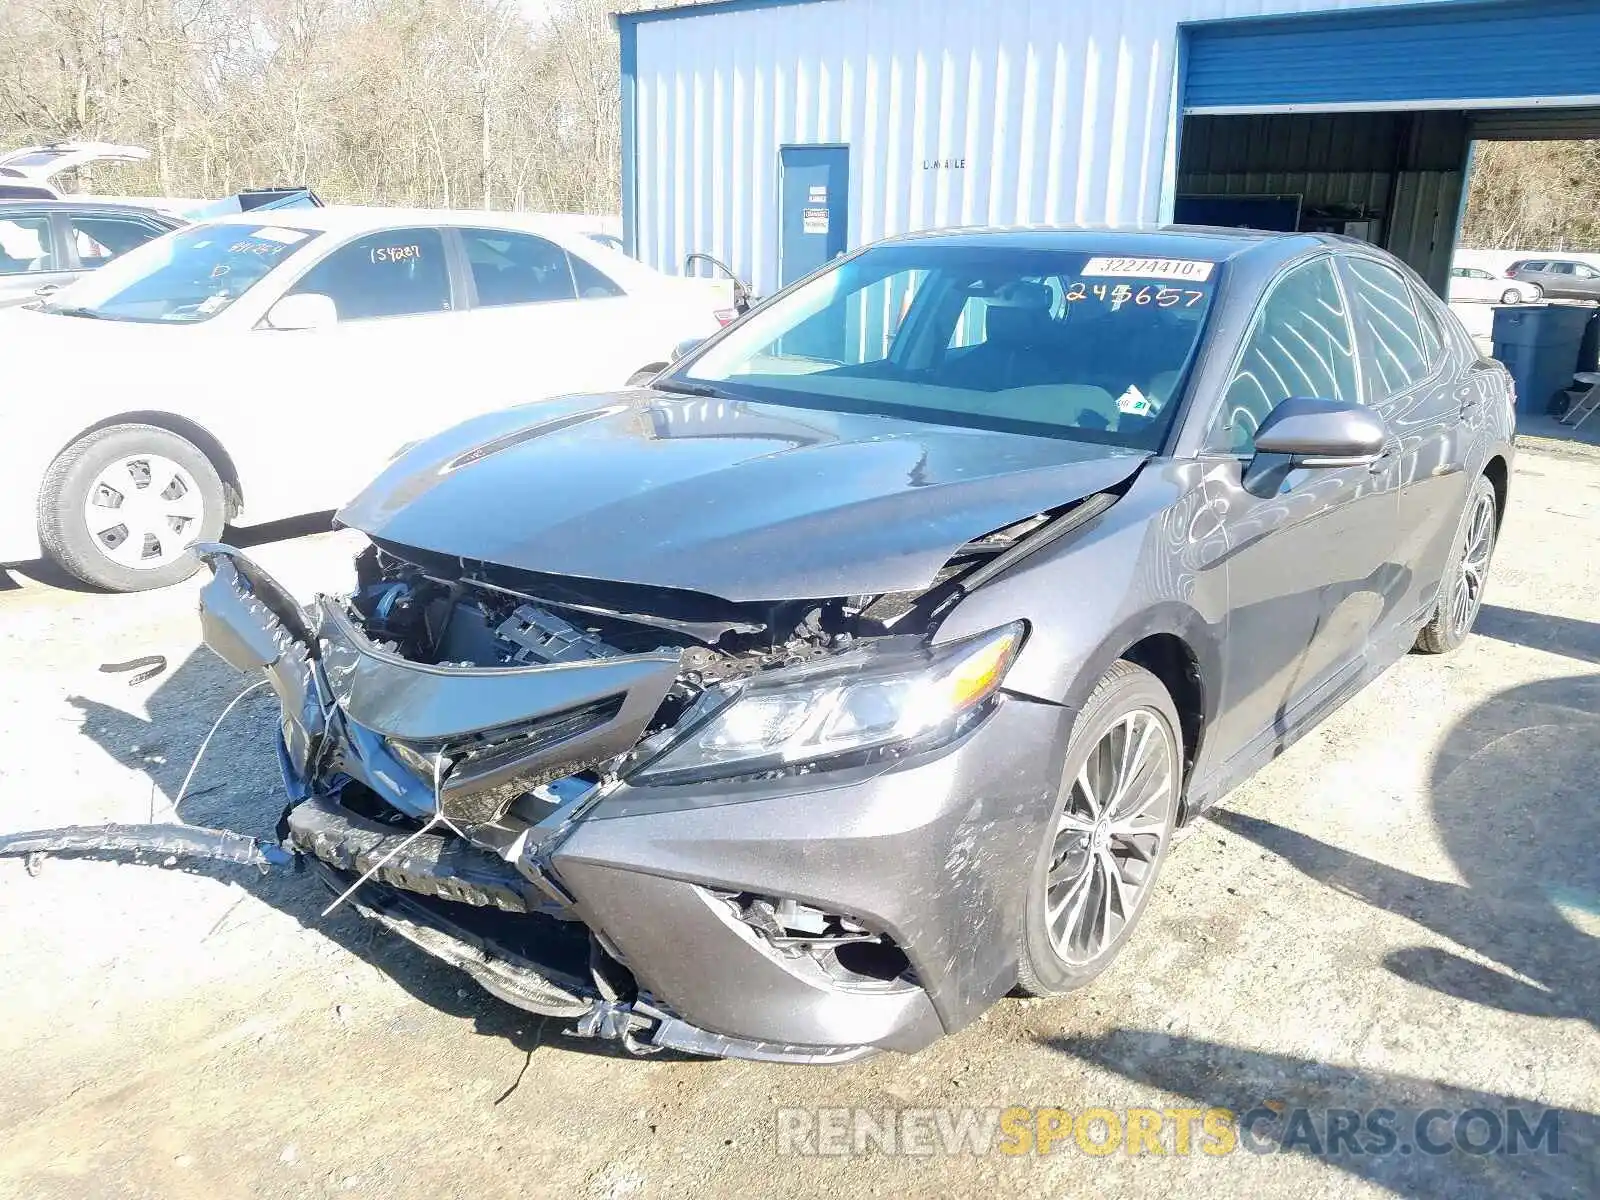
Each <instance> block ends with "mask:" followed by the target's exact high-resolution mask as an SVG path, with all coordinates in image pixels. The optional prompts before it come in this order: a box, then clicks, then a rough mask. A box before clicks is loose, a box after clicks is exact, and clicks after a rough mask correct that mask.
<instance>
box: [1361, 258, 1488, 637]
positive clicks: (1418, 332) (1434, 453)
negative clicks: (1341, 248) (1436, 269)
mask: <svg viewBox="0 0 1600 1200" xmlns="http://www.w3.org/2000/svg"><path fill="white" fill-rule="evenodd" d="M1343 267H1344V271H1345V282H1346V285H1347V290H1348V292H1349V294H1350V296H1351V302H1352V312H1353V315H1354V317H1355V325H1356V340H1357V347H1358V351H1359V353H1360V356H1361V383H1362V398H1363V400H1364V401H1365V402H1366V403H1367V404H1369V405H1370V406H1371V407H1373V408H1374V409H1376V410H1377V411H1378V412H1380V413H1381V414H1383V418H1384V420H1385V421H1387V422H1388V424H1389V429H1390V431H1391V432H1392V433H1393V434H1394V436H1395V438H1396V445H1395V448H1394V453H1395V465H1396V468H1397V471H1398V480H1397V483H1398V488H1399V494H1398V511H1397V524H1396V531H1397V540H1398V546H1397V558H1396V561H1397V562H1398V563H1399V564H1400V565H1401V570H1402V571H1403V574H1402V576H1401V578H1402V579H1403V581H1404V587H1403V589H1402V591H1401V592H1400V594H1399V595H1398V596H1397V597H1396V607H1395V608H1394V610H1393V611H1392V612H1391V613H1390V614H1388V616H1389V620H1390V622H1391V623H1392V624H1393V625H1395V626H1396V627H1397V628H1398V627H1401V626H1406V624H1407V622H1408V621H1409V620H1410V618H1412V617H1413V616H1414V615H1415V614H1416V613H1417V611H1418V610H1419V609H1420V608H1422V607H1423V606H1425V605H1427V604H1430V603H1431V602H1432V601H1433V599H1434V598H1435V597H1436V596H1437V594H1438V590H1439V581H1440V579H1441V578H1442V577H1443V574H1444V566H1445V559H1446V558H1447V557H1448V556H1449V553H1450V546H1451V541H1452V539H1453V538H1454V536H1455V526H1456V519H1457V517H1459V516H1460V513H1461V505H1462V504H1463V502H1464V500H1465V494H1466V493H1465V489H1466V476H1465V474H1464V473H1463V471H1464V467H1465V463H1466V457H1467V452H1468V450H1469V449H1470V444H1471V438H1470V435H1469V434H1468V433H1467V431H1466V426H1465V424H1464V423H1463V412H1464V408H1465V407H1466V406H1467V405H1468V404H1471V403H1476V402H1477V399H1478V396H1477V393H1476V390H1475V389H1473V388H1471V387H1470V386H1468V385H1467V383H1466V381H1464V380H1462V379H1459V378H1457V374H1456V371H1455V370H1454V369H1453V367H1454V364H1455V363H1456V361H1457V352H1456V351H1455V349H1454V346H1453V338H1452V337H1451V336H1450V335H1449V334H1448V332H1447V330H1446V328H1445V326H1444V323H1443V319H1442V318H1441V317H1440V315H1439V313H1438V312H1437V310H1436V309H1435V308H1434V306H1433V302H1431V301H1430V300H1428V299H1427V298H1425V297H1424V296H1423V295H1422V294H1421V292H1420V289H1419V288H1418V287H1417V286H1416V285H1415V284H1414V283H1412V282H1408V281H1407V280H1406V279H1405V278H1404V277H1403V276H1402V275H1401V273H1400V272H1399V271H1397V270H1396V269H1395V268H1393V267H1392V266H1390V265H1389V264H1387V263H1384V262H1379V261H1378V260H1376V259H1371V258H1366V257H1361V256H1356V255H1351V256H1348V257H1346V258H1344V259H1343Z"/></svg>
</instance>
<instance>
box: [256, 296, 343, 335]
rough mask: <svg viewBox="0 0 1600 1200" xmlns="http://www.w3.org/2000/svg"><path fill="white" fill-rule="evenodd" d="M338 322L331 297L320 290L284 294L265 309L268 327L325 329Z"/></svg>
mask: <svg viewBox="0 0 1600 1200" xmlns="http://www.w3.org/2000/svg"><path fill="white" fill-rule="evenodd" d="M338 323H339V309H338V308H337V307H336V306H335V305H334V303H333V298H332V297H330V296H324V295H323V294H322V293H320V292H302V293H300V294H299V295H297V296H285V297H284V298H283V299H281V300H279V301H278V302H277V303H276V304H274V305H273V306H272V307H271V308H270V309H268V310H267V321H266V324H267V328H269V329H285V330H287V329H327V328H329V327H331V326H334V325H337V324H338Z"/></svg>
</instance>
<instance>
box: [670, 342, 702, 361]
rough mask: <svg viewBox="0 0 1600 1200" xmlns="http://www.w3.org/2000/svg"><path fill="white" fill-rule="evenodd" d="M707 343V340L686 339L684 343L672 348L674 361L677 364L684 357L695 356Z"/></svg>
mask: <svg viewBox="0 0 1600 1200" xmlns="http://www.w3.org/2000/svg"><path fill="white" fill-rule="evenodd" d="M705 342H706V339H705V338H684V339H683V341H681V342H679V343H678V344H677V345H676V346H674V347H673V348H672V361H673V362H677V361H678V360H679V359H680V358H682V357H683V356H684V355H686V354H693V353H694V352H695V351H696V350H698V349H699V348H700V347H701V346H703V345H705Z"/></svg>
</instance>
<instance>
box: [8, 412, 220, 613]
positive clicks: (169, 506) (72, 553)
mask: <svg viewBox="0 0 1600 1200" xmlns="http://www.w3.org/2000/svg"><path fill="white" fill-rule="evenodd" d="M226 508H227V500H226V493H225V492H224V491H223V487H222V480H221V479H220V478H219V477H218V475H217V471H216V468H215V467H213V466H212V465H211V460H210V459H208V458H206V456H205V455H204V454H202V453H201V452H200V450H199V449H198V448H197V447H196V446H195V445H194V444H193V443H192V442H189V441H186V440H184V439H183V438H181V437H179V436H178V435H177V434H175V433H172V432H171V431H170V430H166V429H162V428H160V427H159V426H155V425H131V424H130V425H112V426H109V427H107V428H105V429H97V430H95V431H94V432H93V433H90V434H86V435H85V436H83V437H81V438H79V439H78V440H77V441H76V442H74V443H72V445H70V446H68V447H67V448H66V449H65V450H63V451H62V452H61V453H60V454H59V455H58V456H57V457H56V460H55V461H54V462H53V463H51V464H50V469H49V470H48V471H46V472H45V477H44V483H43V484H42V486H41V487H40V489H39V540H40V541H41V542H42V543H43V545H44V549H45V553H47V554H48V555H49V556H50V557H51V558H52V559H54V560H55V561H56V563H57V564H58V565H59V566H61V567H62V568H63V569H64V570H66V571H68V572H69V573H71V574H72V575H75V576H77V577H78V578H79V579H81V580H83V581H84V582H85V583H91V584H94V585H95V586H97V587H103V588H107V589H109V590H111V591H114V592H136V591H143V590H145V589H148V588H158V587H166V586H167V585H168V584H173V583H177V582H178V581H179V580H182V579H187V578H188V577H189V576H190V575H193V574H194V573H195V572H196V571H197V570H199V568H200V564H199V563H198V562H196V561H195V560H194V559H193V558H192V557H191V556H190V555H189V554H188V553H187V551H188V548H189V547H190V546H191V545H193V544H194V543H195V542H197V541H215V540H216V539H217V538H218V537H220V536H221V534H222V526H223V522H224V519H225V517H226Z"/></svg>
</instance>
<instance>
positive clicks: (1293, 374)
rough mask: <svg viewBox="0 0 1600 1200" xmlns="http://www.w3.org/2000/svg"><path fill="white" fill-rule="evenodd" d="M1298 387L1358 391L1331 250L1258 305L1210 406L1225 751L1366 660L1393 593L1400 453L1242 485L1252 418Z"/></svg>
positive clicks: (1305, 391)
mask: <svg viewBox="0 0 1600 1200" xmlns="http://www.w3.org/2000/svg"><path fill="white" fill-rule="evenodd" d="M1291 396H1319V397H1323V398H1326V399H1335V400H1351V401H1356V400H1359V399H1360V398H1361V391H1360V382H1359V372H1358V367H1357V360H1356V349H1355V336H1354V332H1353V329H1352V325H1351V320H1350V311H1349V305H1348V302H1347V299H1346V297H1345V295H1344V291H1343V288H1342V286H1341V283H1340V280H1339V278H1338V275H1337V273H1336V271H1335V268H1334V264H1333V260H1332V257H1331V256H1329V255H1326V254H1324V255H1321V256H1319V257H1317V258H1314V259H1312V260H1310V261H1308V262H1302V263H1300V264H1298V265H1295V266H1292V267H1290V268H1289V269H1288V270H1287V271H1286V272H1285V273H1284V274H1283V275H1282V276H1280V277H1279V279H1278V280H1277V282H1276V283H1275V285H1274V286H1273V287H1272V288H1271V289H1270V290H1269V292H1268V293H1267V296H1266V298H1265V300H1264V302H1263V303H1262V305H1261V306H1260V308H1259V309H1258V311H1257V313H1256V317H1255V321H1254V323H1253V325H1252V328H1251V332H1250V333H1249V334H1248V335H1247V337H1246V339H1245V343H1244V346H1243V348H1242V351H1241V353H1240V356H1239V360H1238V363H1237V365H1236V367H1235V369H1234V372H1233V376H1232V379H1231V381H1230V383H1229V385H1228V388H1227V391H1226V393H1225V394H1224V397H1223V399H1222V402H1221V403H1220V404H1219V406H1218V408H1217V411H1216V412H1215V414H1214V416H1213V419H1212V422H1211V429H1210V433H1209V435H1208V437H1207V442H1206V448H1207V454H1208V456H1214V457H1215V459H1216V460H1217V462H1218V464H1219V467H1218V469H1216V470H1213V471H1211V472H1210V473H1209V475H1208V478H1207V484H1206V487H1207V492H1208V498H1209V499H1210V501H1211V505H1212V508H1213V511H1215V512H1218V513H1220V514H1222V524H1223V533H1224V535H1225V536H1226V538H1227V541H1228V552H1227V558H1226V562H1227V572H1228V576H1227V578H1228V607H1229V614H1228V628H1227V633H1226V638H1225V641H1224V645H1225V647H1226V651H1225V661H1224V674H1223V681H1222V692H1223V694H1222V697H1221V704H1220V707H1219V715H1218V717H1217V721H1216V725H1215V727H1214V731H1215V736H1216V737H1217V739H1218V745H1219V748H1220V750H1221V752H1222V753H1223V754H1229V755H1231V754H1232V753H1234V752H1236V751H1238V750H1240V749H1244V748H1250V749H1252V751H1253V752H1256V753H1259V752H1261V751H1262V750H1263V749H1265V748H1266V747H1271V746H1276V745H1280V744H1281V743H1282V741H1283V740H1284V739H1285V738H1286V736H1287V735H1288V733H1289V732H1290V730H1292V729H1293V728H1294V727H1296V726H1297V725H1299V724H1300V723H1301V722H1302V721H1304V720H1306V719H1308V717H1314V716H1315V715H1316V713H1317V712H1318V711H1320V709H1321V702H1322V701H1323V700H1324V699H1325V698H1327V697H1330V696H1336V695H1338V694H1339V693H1340V692H1341V690H1342V688H1341V685H1342V684H1343V683H1344V682H1346V681H1349V680H1352V679H1353V678H1354V676H1355V674H1356V672H1357V670H1358V668H1359V667H1360V665H1361V663H1362V661H1363V657H1364V653H1365V650H1366V647H1367V643H1368V640H1369V638H1370V636H1371V635H1372V632H1373V630H1374V628H1375V627H1376V625H1377V624H1378V621H1379V619H1380V616H1381V614H1382V613H1383V612H1384V610H1385V608H1386V607H1387V605H1388V604H1389V603H1390V596H1391V593H1392V592H1393V590H1394V588H1395V586H1396V581H1395V578H1394V567H1393V559H1394V548H1395V538H1394V524H1395V514H1396V490H1395V474H1394V464H1393V460H1392V459H1390V458H1385V459H1381V460H1380V461H1379V462H1378V463H1377V464H1375V465H1373V466H1371V467H1369V466H1351V467H1319V468H1309V469H1306V468H1299V469H1295V470H1291V471H1289V472H1288V474H1287V475H1285V476H1282V477H1281V478H1280V479H1278V480H1277V481H1276V483H1275V484H1273V485H1271V486H1268V487H1265V488H1262V487H1259V486H1257V487H1254V488H1252V487H1251V486H1247V484H1246V481H1245V478H1244V476H1245V470H1246V467H1247V466H1248V464H1249V462H1250V460H1251V458H1252V456H1253V454H1254V437H1255V432H1256V430H1257V428H1258V427H1259V426H1260V424H1261V422H1262V421H1263V420H1265V418H1266V416H1267V414H1268V413H1270V412H1271V411H1272V409H1273V408H1274V407H1276V405H1277V404H1278V403H1280V402H1281V401H1283V400H1286V399H1288V398H1289V397H1291Z"/></svg>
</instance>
